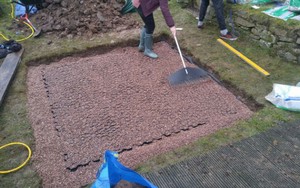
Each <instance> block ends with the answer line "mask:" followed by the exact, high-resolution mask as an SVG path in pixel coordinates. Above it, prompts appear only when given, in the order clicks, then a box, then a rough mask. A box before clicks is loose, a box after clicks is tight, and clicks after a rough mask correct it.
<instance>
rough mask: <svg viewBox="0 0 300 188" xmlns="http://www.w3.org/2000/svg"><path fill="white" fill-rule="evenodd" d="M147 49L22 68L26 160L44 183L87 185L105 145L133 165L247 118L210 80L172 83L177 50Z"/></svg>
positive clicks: (240, 105)
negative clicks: (148, 53)
mask: <svg viewBox="0 0 300 188" xmlns="http://www.w3.org/2000/svg"><path fill="white" fill-rule="evenodd" d="M154 47H155V48H154V50H155V51H156V52H157V54H158V55H159V58H158V59H157V60H153V59H150V58H148V57H145V56H144V55H143V54H142V53H139V52H138V51H137V48H133V47H127V48H118V49H115V50H112V51H111V52H110V53H107V54H102V55H97V56H93V57H86V58H75V57H69V58H64V59H62V60H60V61H59V62H53V63H51V64H49V65H40V66H37V67H30V68H29V71H28V79H27V84H28V105H29V117H30V120H31V123H32V127H33V129H34V136H35V138H36V149H35V152H34V153H33V159H34V160H33V163H34V165H35V166H36V168H37V170H38V172H39V173H40V175H41V177H42V178H43V187H80V186H82V185H85V184H88V183H91V182H92V181H94V179H95V176H96V171H97V170H98V168H99V166H100V165H101V162H102V154H103V153H104V151H105V150H107V149H109V150H114V151H118V152H121V154H120V161H121V162H122V163H123V164H124V165H126V166H128V167H130V168H134V167H135V166H136V165H137V164H138V163H140V162H143V161H145V160H147V159H148V158H149V157H151V156H154V155H157V154H159V153H162V152H165V151H168V150H171V149H174V148H176V147H180V146H183V145H186V144H188V143H190V142H192V141H195V140H196V139H198V138H199V137H201V136H204V135H207V134H210V133H212V132H214V131H216V130H218V129H220V128H223V127H229V126H230V125H232V124H233V123H234V122H235V121H237V120H240V119H246V118H249V117H250V116H251V114H252V112H251V111H250V110H249V109H248V108H247V107H246V106H245V105H244V104H243V103H242V102H240V101H239V100H237V99H236V97H235V96H234V95H233V94H232V93H230V92H229V91H228V90H226V89H225V88H224V87H222V86H220V85H218V84H217V83H216V82H215V81H213V80H212V79H210V78H206V79H202V80H201V81H199V82H196V83H193V84H185V85H181V86H178V87H171V86H170V85H169V84H168V80H167V78H168V75H170V74H171V73H174V72H176V71H177V70H179V69H181V68H182V64H181V60H180V57H179V54H178V53H177V52H176V51H174V50H172V49H171V48H170V47H169V46H168V44H166V43H164V42H160V43H156V44H155V45H154ZM187 65H188V66H193V65H191V64H187ZM99 160H100V161H99Z"/></svg>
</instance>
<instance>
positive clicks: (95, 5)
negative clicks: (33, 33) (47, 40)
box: [31, 0, 139, 38]
mask: <svg viewBox="0 0 300 188" xmlns="http://www.w3.org/2000/svg"><path fill="white" fill-rule="evenodd" d="M124 5H125V1H124V0H97V1H96V0H85V1H77V0H76V1H74V0H45V3H44V4H43V6H42V9H40V10H39V11H38V12H37V14H35V15H33V16H32V17H31V19H32V20H33V23H34V24H35V25H37V27H38V28H40V29H42V31H43V32H44V33H55V34H56V35H57V36H59V37H68V38H72V37H74V36H92V35H97V34H101V33H107V32H110V31H122V30H126V29H132V28H137V27H139V23H138V22H137V21H136V20H135V19H133V17H134V16H137V15H132V14H125V15H122V14H121V9H122V7H123V6H124Z"/></svg>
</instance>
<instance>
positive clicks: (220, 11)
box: [199, 0, 226, 30]
mask: <svg viewBox="0 0 300 188" xmlns="http://www.w3.org/2000/svg"><path fill="white" fill-rule="evenodd" d="M209 1H210V0H202V1H201V5H200V11H199V21H202V22H203V20H204V17H205V14H206V11H207V7H208V5H209ZM212 2H213V7H214V9H215V12H216V17H217V21H218V24H219V28H220V30H224V29H226V23H225V18H224V4H223V0H212Z"/></svg>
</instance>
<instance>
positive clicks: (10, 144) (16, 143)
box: [0, 142, 31, 174]
mask: <svg viewBox="0 0 300 188" xmlns="http://www.w3.org/2000/svg"><path fill="white" fill-rule="evenodd" d="M12 145H22V146H24V147H26V148H27V150H28V157H27V159H26V160H25V161H24V162H23V163H22V164H21V165H20V166H18V167H16V168H13V169H11V170H0V174H8V173H11V172H14V171H17V170H19V169H20V168H22V167H23V166H25V164H26V163H27V162H28V161H29V159H30V157H31V149H30V148H29V146H28V145H26V144H24V143H22V142H11V143H9V144H5V145H3V146H1V147H0V150H1V149H3V148H6V147H8V146H12Z"/></svg>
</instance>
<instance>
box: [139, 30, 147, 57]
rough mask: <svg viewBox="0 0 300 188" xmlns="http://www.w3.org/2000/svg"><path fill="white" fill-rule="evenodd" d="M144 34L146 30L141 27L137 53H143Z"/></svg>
mask: <svg viewBox="0 0 300 188" xmlns="http://www.w3.org/2000/svg"><path fill="white" fill-rule="evenodd" d="M145 33H146V29H145V28H144V27H143V28H142V29H141V33H140V44H139V47H138V48H139V52H143V51H145Z"/></svg>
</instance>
